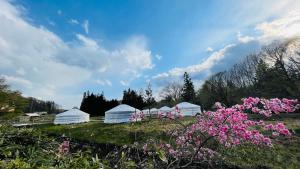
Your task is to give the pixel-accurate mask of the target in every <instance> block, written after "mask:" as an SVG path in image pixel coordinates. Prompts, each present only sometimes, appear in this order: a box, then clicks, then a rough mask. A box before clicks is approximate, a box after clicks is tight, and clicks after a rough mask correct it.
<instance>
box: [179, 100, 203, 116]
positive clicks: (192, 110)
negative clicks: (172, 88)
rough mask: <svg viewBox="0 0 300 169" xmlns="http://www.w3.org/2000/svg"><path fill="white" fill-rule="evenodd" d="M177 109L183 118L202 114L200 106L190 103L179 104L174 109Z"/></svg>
mask: <svg viewBox="0 0 300 169" xmlns="http://www.w3.org/2000/svg"><path fill="white" fill-rule="evenodd" d="M176 107H177V108H178V109H179V111H180V112H181V113H182V115H183V116H195V115H196V114H197V113H201V107H200V106H198V105H196V104H192V103H188V102H182V103H179V104H177V105H176V106H175V107H173V109H174V110H175V108H176Z"/></svg>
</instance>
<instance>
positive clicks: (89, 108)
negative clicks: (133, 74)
mask: <svg viewBox="0 0 300 169" xmlns="http://www.w3.org/2000/svg"><path fill="white" fill-rule="evenodd" d="M183 78H184V84H183V85H177V84H175V83H172V84H170V85H168V86H166V89H165V90H164V92H162V97H163V98H164V99H162V100H161V101H159V102H157V101H156V100H155V98H154V96H153V91H152V87H151V84H150V83H149V84H148V85H147V87H146V89H145V90H143V89H141V90H139V91H136V90H133V89H130V88H129V89H126V90H124V91H123V97H122V100H120V101H118V100H116V99H113V100H107V99H106V98H105V96H104V94H103V92H102V93H101V94H94V93H91V94H90V93H89V92H84V94H83V99H82V102H81V106H80V110H82V111H84V112H87V113H89V114H90V115H92V116H104V115H105V111H107V110H109V109H111V108H113V107H115V106H117V105H119V104H127V105H129V106H132V107H134V108H137V109H139V110H143V109H151V108H153V107H157V108H159V107H161V106H165V105H168V106H170V107H173V106H174V105H175V104H176V103H178V102H179V101H189V102H194V101H195V98H196V94H195V89H194V85H193V82H192V80H191V78H190V76H189V74H188V73H184V76H183ZM173 85H174V86H173Z"/></svg>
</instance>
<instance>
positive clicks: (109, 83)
mask: <svg viewBox="0 0 300 169" xmlns="http://www.w3.org/2000/svg"><path fill="white" fill-rule="evenodd" d="M96 82H97V83H98V84H99V85H101V86H112V83H111V81H110V80H107V79H104V80H100V79H98V80H97V81H96Z"/></svg>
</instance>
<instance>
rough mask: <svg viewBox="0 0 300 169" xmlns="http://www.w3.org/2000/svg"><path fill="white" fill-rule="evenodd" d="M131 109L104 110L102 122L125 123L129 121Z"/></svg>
mask: <svg viewBox="0 0 300 169" xmlns="http://www.w3.org/2000/svg"><path fill="white" fill-rule="evenodd" d="M133 113H134V112H132V111H120V112H106V113H105V119H104V123H126V122H130V116H131V114H133Z"/></svg>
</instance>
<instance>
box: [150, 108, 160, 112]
mask: <svg viewBox="0 0 300 169" xmlns="http://www.w3.org/2000/svg"><path fill="white" fill-rule="evenodd" d="M150 111H158V109H157V108H152V109H150Z"/></svg>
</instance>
